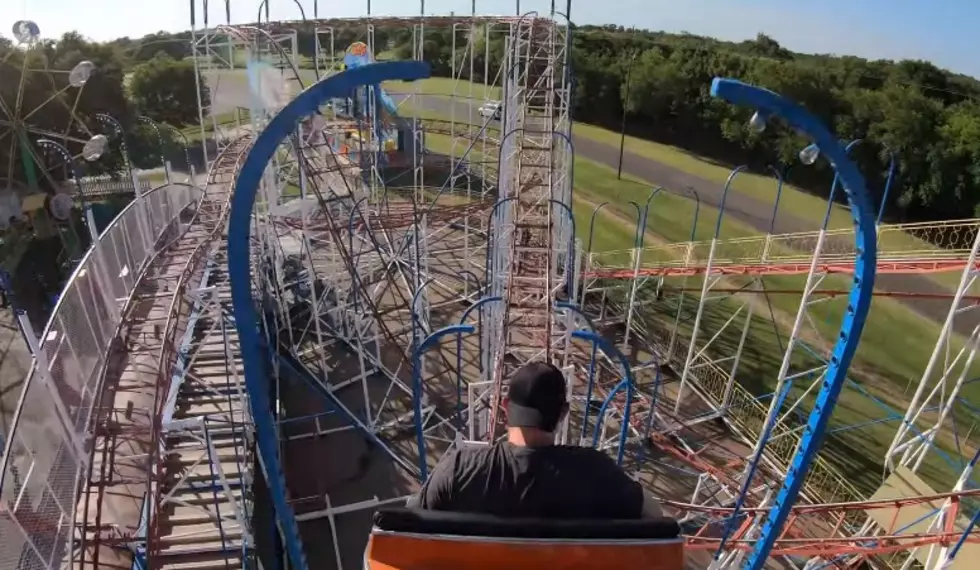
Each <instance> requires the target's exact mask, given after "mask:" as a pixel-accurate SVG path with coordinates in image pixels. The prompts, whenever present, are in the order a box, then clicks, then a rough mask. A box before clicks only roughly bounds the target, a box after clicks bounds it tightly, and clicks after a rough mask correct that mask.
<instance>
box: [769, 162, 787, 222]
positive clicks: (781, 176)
mask: <svg viewBox="0 0 980 570" xmlns="http://www.w3.org/2000/svg"><path fill="white" fill-rule="evenodd" d="M769 170H771V171H772V173H773V174H774V175H775V176H776V180H777V181H778V184H776V201H775V202H773V205H772V218H770V220H769V234H770V235H771V234H772V233H773V230H775V229H776V214H777V213H779V199H780V198H782V197H783V182H785V181H786V173H787V172H789V167H788V166H787V167H786V168H784V169H782V170H779V169H778V168H776V167H775V166H773V165H771V164H770V165H769Z"/></svg>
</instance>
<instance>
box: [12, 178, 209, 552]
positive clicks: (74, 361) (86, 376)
mask: <svg viewBox="0 0 980 570" xmlns="http://www.w3.org/2000/svg"><path fill="white" fill-rule="evenodd" d="M202 195H203V191H202V190H201V189H199V188H196V187H193V186H189V185H185V184H171V185H166V186H162V187H159V188H156V189H154V190H151V191H150V192H148V193H146V194H145V195H143V196H141V197H139V198H137V199H136V200H134V201H133V202H132V203H130V204H129V205H128V206H127V207H126V208H125V209H124V210H123V211H122V212H121V213H120V214H119V215H118V216H117V217H116V219H115V220H113V222H112V223H111V224H110V225H109V226H108V227H107V228H106V229H105V231H104V232H103V233H102V235H101V236H100V237H99V240H98V241H97V242H96V243H95V244H94V245H93V247H92V248H90V249H89V251H88V252H87V253H86V255H85V256H84V257H83V258H82V260H81V262H80V263H79V265H78V267H77V268H76V269H75V271H74V273H73V274H72V276H71V278H70V279H69V280H68V283H67V284H66V285H65V288H64V290H63V292H62V295H61V298H60V299H59V301H58V303H57V305H56V306H55V308H54V311H53V312H52V315H51V317H50V319H49V321H48V324H47V326H46V327H45V328H44V330H43V331H42V333H41V335H40V340H39V343H38V347H37V350H36V352H35V355H34V362H33V365H32V366H31V370H30V372H29V373H28V375H27V378H26V379H25V381H24V384H23V387H22V389H21V397H20V400H19V401H18V404H17V409H16V412H15V414H14V418H13V422H12V424H11V427H10V430H9V438H8V440H7V442H6V448H5V449H4V454H3V455H2V456H0V568H3V569H8V568H10V569H14V568H31V569H34V568H52V567H55V566H58V567H60V566H61V562H62V557H63V556H64V555H65V547H66V545H67V544H69V542H70V539H71V533H72V532H73V523H74V516H75V511H76V501H77V497H78V492H79V488H80V483H81V481H80V477H81V476H82V474H83V473H84V472H85V467H86V465H87V462H88V456H89V455H88V446H89V444H90V441H89V435H88V433H87V432H88V426H89V424H90V421H91V418H92V413H93V411H94V410H93V407H94V406H95V402H96V401H97V399H98V393H99V390H100V389H101V386H100V383H101V379H102V372H103V370H104V368H105V364H106V358H107V357H108V354H109V348H110V345H111V343H112V340H113V338H114V337H115V336H116V335H117V332H118V329H119V327H120V326H121V324H122V323H121V318H122V313H123V311H124V308H125V306H126V304H127V302H128V300H129V298H130V297H131V295H132V293H133V291H134V287H135V286H136V283H137V282H138V280H139V277H140V276H141V274H142V273H143V272H144V271H145V270H146V268H147V266H148V264H149V263H150V261H152V259H153V258H154V256H155V254H156V253H157V252H158V251H159V250H160V248H161V247H162V246H164V245H166V244H167V243H169V242H171V241H172V240H173V239H174V238H175V237H176V236H178V235H180V233H181V232H182V231H183V230H184V229H185V226H184V221H182V216H181V214H182V213H184V212H186V211H187V210H189V209H191V208H192V207H193V206H195V205H196V204H197V203H198V202H199V201H200V199H201V196H202Z"/></svg>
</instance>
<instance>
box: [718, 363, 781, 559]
mask: <svg viewBox="0 0 980 570" xmlns="http://www.w3.org/2000/svg"><path fill="white" fill-rule="evenodd" d="M792 387H793V382H792V380H790V381H788V382H786V383H784V384H783V391H782V393H781V394H780V395H779V398H778V400H777V403H776V409H777V410H780V409H782V407H783V404H784V403H785V402H786V397H787V396H789V391H790V389H791V388H792ZM778 420H779V414H773V416H772V417H771V418H769V421H768V422H766V425H765V426H764V427H763V431H762V439H763V440H766V441H768V440H769V437H770V436H771V435H772V430H773V428H774V427H776V422H777V421H778ZM761 462H762V454H761V453H758V454H756V455H755V457H753V458H752V462H751V463H749V470H748V472H747V473H746V474H745V477H744V478H743V479H742V488H741V489H739V492H738V498H736V499H735V508H734V509H733V510H732V514H731V515H730V516H729V517H728V523H727V524H726V525H725V532H724V534H722V535H721V542H719V543H718V548H717V549H715V556H714V559H715V560H720V559H721V556H722V554H724V553H725V545H726V544H728V537H730V536H731V534H732V532H734V531H735V526H736V522H737V521H738V520H739V514H740V513H741V511H742V507H743V506H745V499H746V498H747V497H748V495H749V489H750V488H751V487H752V480H753V479H754V478H755V472H756V470H757V469H758V468H759V463H761Z"/></svg>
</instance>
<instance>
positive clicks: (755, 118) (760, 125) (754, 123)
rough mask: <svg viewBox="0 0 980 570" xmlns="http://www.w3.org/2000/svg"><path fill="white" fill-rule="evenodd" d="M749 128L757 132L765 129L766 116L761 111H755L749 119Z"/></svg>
mask: <svg viewBox="0 0 980 570" xmlns="http://www.w3.org/2000/svg"><path fill="white" fill-rule="evenodd" d="M749 128H750V129H752V130H753V131H755V132H757V133H761V132H762V131H764V130H766V117H765V115H763V114H762V113H760V112H758V111H756V112H755V114H753V115H752V118H751V119H749Z"/></svg>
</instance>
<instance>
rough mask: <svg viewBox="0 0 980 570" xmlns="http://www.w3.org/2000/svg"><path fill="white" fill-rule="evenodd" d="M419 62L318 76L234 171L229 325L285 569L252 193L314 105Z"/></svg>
mask: <svg viewBox="0 0 980 570" xmlns="http://www.w3.org/2000/svg"><path fill="white" fill-rule="evenodd" d="M429 72H430V69H429V65H428V64H427V63H424V62H416V61H403V62H390V63H378V64H374V65H369V66H365V67H361V68H358V69H352V70H349V71H345V72H342V73H338V74H336V75H332V76H330V77H328V78H326V79H323V80H322V81H320V82H319V83H317V84H315V85H313V86H311V87H310V88H308V89H307V90H305V91H303V92H302V93H300V94H299V96H297V97H296V98H295V99H293V101H292V102H290V103H289V104H288V105H287V106H286V107H285V108H283V109H282V111H280V112H279V114H278V115H276V116H275V117H273V118H272V120H271V121H270V122H269V124H268V126H267V127H266V128H265V130H263V131H262V133H261V134H259V136H258V138H257V139H256V141H255V143H254V145H253V147H252V149H251V151H249V154H248V157H247V158H246V160H245V162H244V164H243V165H242V167H241V170H240V172H239V176H238V180H237V182H236V184H235V194H234V196H233V197H232V200H231V215H230V218H229V222H228V275H229V281H230V282H231V295H232V302H233V303H234V313H235V326H236V328H237V329H238V337H239V341H240V346H241V352H242V360H243V363H244V369H245V385H246V388H247V390H248V394H249V398H250V402H251V406H252V418H253V420H254V422H255V428H256V439H257V444H258V452H259V454H260V455H261V457H262V463H263V464H264V466H265V469H266V471H267V472H266V479H267V481H268V485H269V494H270V496H271V498H272V502H273V505H274V507H275V512H276V518H277V520H278V523H279V528H280V531H281V533H282V536H283V542H284V543H285V549H286V552H287V555H288V557H289V560H290V562H291V567H292V568H294V569H295V570H307V568H308V566H307V563H306V556H305V553H304V551H303V545H302V542H301V540H300V536H299V528H298V526H297V524H296V517H295V514H294V513H293V509H292V507H291V506H290V505H289V504H288V503H287V501H286V483H285V480H284V479H283V474H282V467H281V464H280V461H279V453H278V441H277V434H276V428H275V420H274V418H273V415H272V409H271V402H270V401H269V390H268V382H269V379H268V376H267V375H266V373H265V368H266V362H265V360H264V359H263V358H262V356H261V355H262V339H261V337H260V335H259V329H258V312H257V311H256V308H255V306H254V304H253V300H252V285H251V284H252V268H251V264H250V251H249V250H250V246H249V242H250V240H249V234H250V230H251V228H250V225H251V219H252V208H253V206H254V205H255V195H256V192H257V191H258V187H259V182H260V180H261V178H262V173H263V172H264V171H265V167H266V165H267V164H268V163H269V160H270V159H271V158H272V156H273V155H274V154H275V152H276V149H277V148H278V147H279V144H280V143H281V142H282V141H283V140H285V139H286V138H287V137H289V136H291V135H292V134H293V129H294V128H295V126H296V124H297V123H298V122H299V121H300V120H301V119H302V118H303V117H305V116H306V115H309V114H311V113H314V112H316V111H317V110H318V109H319V106H320V104H322V103H323V102H324V101H326V100H328V99H331V98H338V97H341V96H343V95H344V94H345V93H348V92H350V91H351V90H352V89H354V88H356V87H357V86H360V85H370V84H380V83H383V82H384V81H392V80H395V81H397V80H402V81H413V80H416V79H423V78H425V77H428V76H429Z"/></svg>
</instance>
